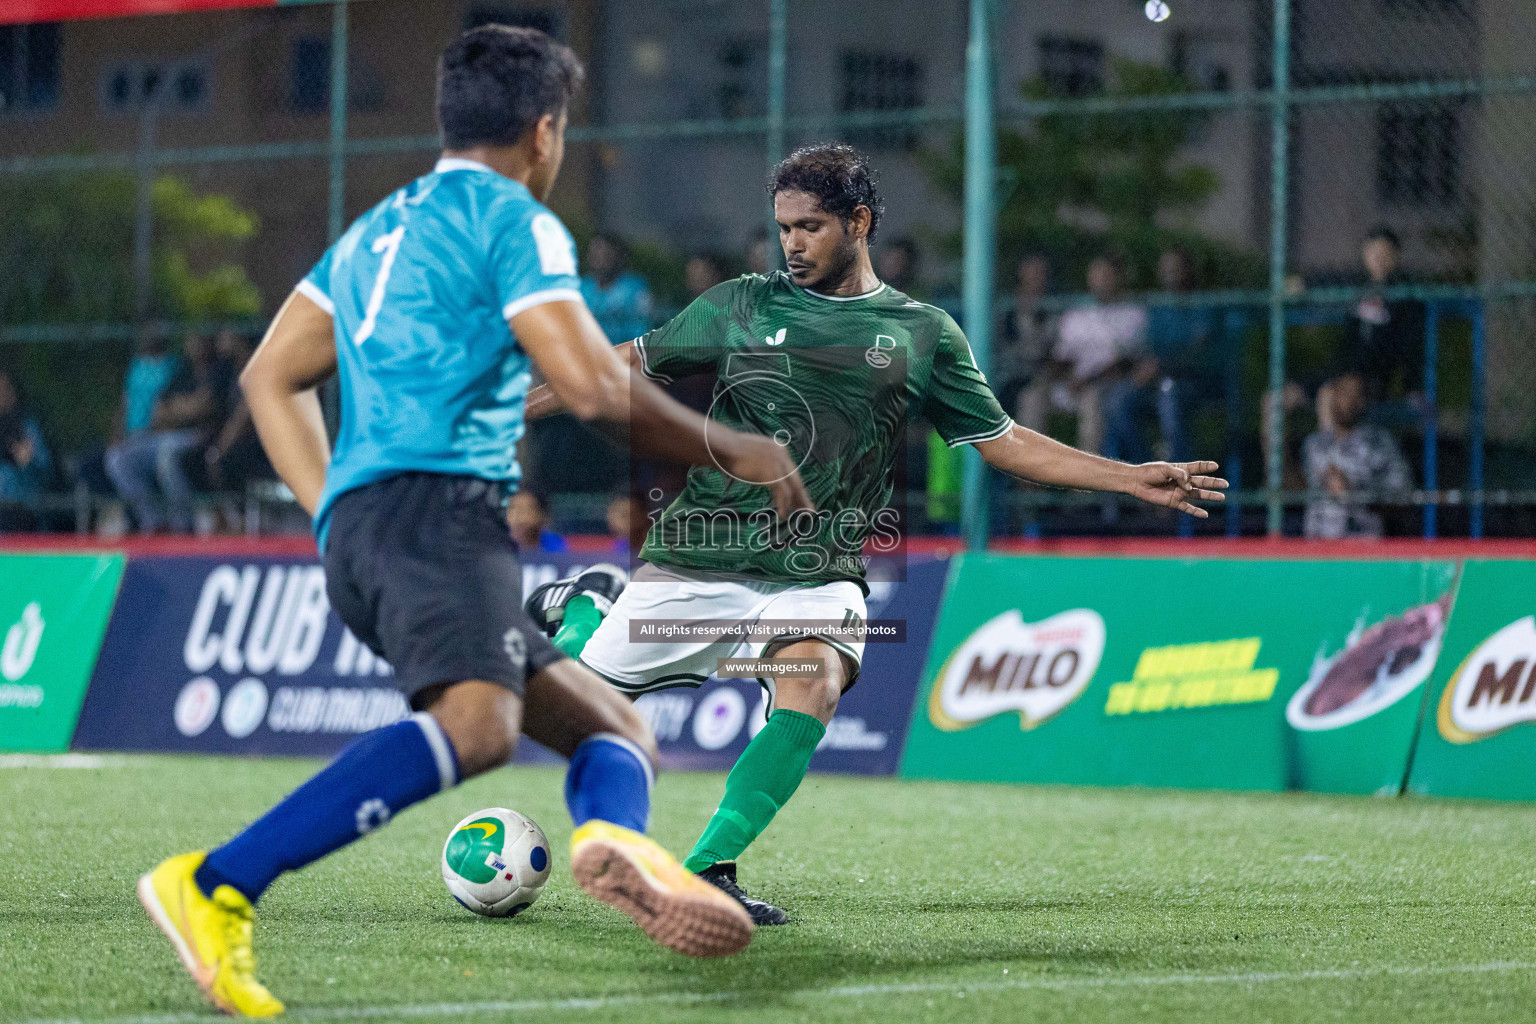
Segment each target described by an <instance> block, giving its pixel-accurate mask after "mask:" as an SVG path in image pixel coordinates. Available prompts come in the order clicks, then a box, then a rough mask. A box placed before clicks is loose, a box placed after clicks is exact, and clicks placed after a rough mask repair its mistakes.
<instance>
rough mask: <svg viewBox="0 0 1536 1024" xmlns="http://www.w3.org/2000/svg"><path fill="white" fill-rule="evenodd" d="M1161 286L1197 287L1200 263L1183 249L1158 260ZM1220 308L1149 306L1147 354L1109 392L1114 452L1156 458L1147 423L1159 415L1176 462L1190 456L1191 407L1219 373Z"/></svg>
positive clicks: (1174, 291) (1131, 458)
mask: <svg viewBox="0 0 1536 1024" xmlns="http://www.w3.org/2000/svg"><path fill="white" fill-rule="evenodd" d="M1157 283H1158V287H1159V289H1161V290H1162V291H1164V292H1166V293H1168V294H1170V295H1181V294H1184V293H1186V292H1190V291H1193V290H1194V265H1193V262H1192V261H1191V260H1190V258H1189V254H1188V253H1186V252H1184V251H1183V250H1182V249H1169V250H1167V251H1165V252H1164V253H1163V254H1162V255H1161V256H1160V257H1158V260H1157ZM1215 336H1216V310H1215V309H1213V308H1211V307H1209V306H1185V305H1175V304H1172V303H1159V304H1157V305H1154V306H1152V307H1151V308H1149V309H1148V310H1147V343H1148V349H1149V351H1148V353H1147V355H1146V356H1145V357H1144V358H1142V359H1140V360H1138V361H1137V363H1136V365H1135V367H1134V368H1133V369H1132V371H1131V375H1130V378H1129V379H1128V380H1127V381H1124V382H1123V383H1122V384H1121V385H1120V386H1119V387H1117V388H1116V389H1115V391H1114V393H1113V394H1111V395H1109V396H1107V397H1106V402H1105V405H1106V409H1105V418H1106V421H1107V430H1108V437H1107V438H1106V447H1107V449H1108V453H1109V454H1110V455H1111V456H1112V457H1113V458H1117V459H1124V460H1125V461H1127V462H1133V463H1134V462H1150V461H1152V459H1153V458H1154V457H1155V453H1154V452H1153V449H1152V446H1151V445H1150V444H1148V443H1147V431H1146V429H1145V426H1146V423H1147V421H1149V420H1152V419H1155V420H1156V421H1157V424H1158V429H1159V432H1160V434H1161V436H1162V442H1163V447H1164V449H1165V451H1164V452H1163V453H1162V457H1163V458H1166V459H1169V460H1171V461H1174V462H1184V461H1187V460H1188V458H1189V443H1188V435H1187V434H1186V432H1185V424H1186V423H1187V411H1188V409H1189V405H1190V402H1191V401H1192V399H1193V398H1194V397H1195V395H1196V394H1198V393H1200V392H1202V391H1214V389H1215V388H1216V387H1217V385H1218V384H1219V378H1218V375H1217V374H1216V373H1214V372H1213V371H1214V370H1215V369H1216V367H1215V365H1214V363H1215V360H1214V358H1213V355H1214V353H1213V347H1214V344H1213V343H1214V341H1215Z"/></svg>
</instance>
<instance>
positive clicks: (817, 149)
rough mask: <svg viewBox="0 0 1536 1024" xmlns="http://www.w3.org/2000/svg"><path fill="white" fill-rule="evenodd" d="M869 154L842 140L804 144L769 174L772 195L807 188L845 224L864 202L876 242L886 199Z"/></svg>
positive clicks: (806, 191) (823, 207)
mask: <svg viewBox="0 0 1536 1024" xmlns="http://www.w3.org/2000/svg"><path fill="white" fill-rule="evenodd" d="M877 177H878V176H877V175H876V174H875V172H874V171H872V170H870V168H869V158H868V157H866V156H865V155H864V154H863V153H860V152H859V151H858V150H856V149H854V148H853V147H852V146H849V145H847V144H845V143H842V142H818V143H816V144H815V145H812V146H802V147H800V148H799V149H797V150H795V151H794V152H793V153H791V154H789V156H787V157H785V158H784V159H783V160H782V161H780V162H779V165H778V166H777V167H775V168H774V169H773V173H772V174H770V175H769V176H768V198H770V199H772V198H773V197H774V196H776V195H778V194H779V193H780V192H805V193H808V194H810V195H813V196H815V197H816V200H817V202H819V203H821V208H822V209H823V210H825V211H827V212H828V213H830V214H832V215H834V216H836V217H837V218H838V219H840V220H841V221H842V222H843V223H844V224H846V223H848V218H849V217H851V216H853V211H854V210H855V209H856V208H857V207H860V206H863V207H866V208H868V210H869V237H868V241H870V242H874V240H875V230H876V229H877V228H878V227H879V226H880V215H881V214H883V213H884V212H885V201H884V200H883V199H881V198H880V190H879V189H878V188H877V187H876V184H877Z"/></svg>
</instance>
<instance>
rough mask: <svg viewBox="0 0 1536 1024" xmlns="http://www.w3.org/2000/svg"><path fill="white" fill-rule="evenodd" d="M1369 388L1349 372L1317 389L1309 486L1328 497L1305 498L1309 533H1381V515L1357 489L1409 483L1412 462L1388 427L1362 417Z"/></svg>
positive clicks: (1308, 452)
mask: <svg viewBox="0 0 1536 1024" xmlns="http://www.w3.org/2000/svg"><path fill="white" fill-rule="evenodd" d="M1366 408H1367V404H1366V387H1365V381H1364V380H1363V379H1362V378H1361V376H1360V374H1358V373H1355V372H1347V373H1344V374H1341V375H1340V376H1339V377H1338V378H1336V379H1335V380H1332V381H1330V382H1329V383H1327V384H1325V385H1323V387H1322V388H1321V389H1320V390H1319V391H1318V394H1317V420H1318V430H1317V432H1316V433H1315V434H1312V435H1311V436H1309V437H1308V438H1307V439H1306V441H1305V442H1303V444H1302V461H1303V463H1304V464H1305V467H1306V474H1307V489H1308V490H1311V491H1315V492H1322V493H1326V494H1327V495H1328V497H1326V498H1318V499H1316V500H1313V501H1310V502H1308V503H1307V511H1306V518H1305V520H1304V522H1303V530H1304V532H1305V533H1306V535H1307V536H1308V537H1313V538H1322V539H1330V540H1332V539H1337V538H1340V537H1380V536H1381V534H1382V517H1381V513H1380V511H1378V510H1376V509H1373V508H1372V507H1371V505H1370V504H1369V502H1368V501H1366V500H1361V499H1357V498H1352V497H1351V495H1352V494H1353V493H1354V492H1359V491H1367V492H1369V491H1398V490H1405V489H1407V488H1408V487H1409V486H1410V477H1409V473H1408V462H1407V460H1405V459H1404V458H1403V453H1402V451H1401V450H1400V449H1399V448H1398V446H1397V442H1396V441H1395V440H1393V438H1392V435H1391V434H1389V433H1387V431H1386V429H1385V428H1383V427H1379V426H1374V425H1371V424H1368V423H1365V422H1364V419H1365V413H1366Z"/></svg>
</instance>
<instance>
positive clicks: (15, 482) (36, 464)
mask: <svg viewBox="0 0 1536 1024" xmlns="http://www.w3.org/2000/svg"><path fill="white" fill-rule="evenodd" d="M52 480H53V455H52V453H51V452H49V450H48V442H47V441H46V440H44V438H43V430H42V427H40V426H39V425H38V422H37V419H36V418H35V417H33V416H32V415H30V413H29V412H28V411H27V409H26V407H25V406H23V405H22V401H21V394H20V393H19V392H18V391H17V388H16V381H15V380H14V379H13V378H12V377H11V375H10V374H9V373H7V372H6V371H4V370H0V530H31V529H36V528H37V512H36V507H35V506H36V504H37V499H38V498H40V497H42V495H43V492H44V491H46V490H47V489H48V486H49V484H50V483H51V482H52Z"/></svg>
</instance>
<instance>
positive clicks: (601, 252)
mask: <svg viewBox="0 0 1536 1024" xmlns="http://www.w3.org/2000/svg"><path fill="white" fill-rule="evenodd" d="M628 265H629V247H628V246H627V245H625V244H624V241H623V240H622V239H620V238H616V237H613V236H610V235H594V236H593V238H592V241H591V242H589V243H587V272H586V274H585V275H584V276H583V277H582V279H581V295H582V298H584V299H586V300H587V307H588V308H589V309H591V310H592V315H593V316H594V317H596V318H597V322H598V324H599V325H600V326H601V327H602V329H603V333H605V334H607V335H608V340H609V341H610V342H612V343H613V344H615V345H622V344H623V343H624V342H626V341H629V340H631V339H632V338H638V337H640V335H642V334H644V333H645V332H646V331H648V330H650V329H651V289H650V286H649V285H647V284H646V283H645V278H643V277H641V276H640V275H639V274H637V273H635V272H634V271H632V270H629V269H628Z"/></svg>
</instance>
